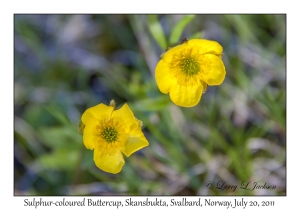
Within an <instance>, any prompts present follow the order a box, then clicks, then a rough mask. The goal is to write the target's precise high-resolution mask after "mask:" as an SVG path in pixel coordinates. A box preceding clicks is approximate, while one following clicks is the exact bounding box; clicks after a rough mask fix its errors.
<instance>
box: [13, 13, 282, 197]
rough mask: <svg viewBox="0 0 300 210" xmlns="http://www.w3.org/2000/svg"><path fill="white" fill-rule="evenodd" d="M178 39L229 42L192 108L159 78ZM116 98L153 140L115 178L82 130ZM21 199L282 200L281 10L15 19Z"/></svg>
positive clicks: (16, 154) (16, 170)
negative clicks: (90, 113)
mask: <svg viewBox="0 0 300 210" xmlns="http://www.w3.org/2000/svg"><path fill="white" fill-rule="evenodd" d="M183 38H187V39H191V38H205V39H211V40H215V41H218V42H219V43H220V44H221V45H222V46H223V49H224V55H223V61H224V64H225V67H226V72H227V74H226V78H225V80H224V82H223V83H222V84H221V85H220V86H216V87H211V86H210V87H208V90H207V92H206V93H205V94H204V95H203V96H202V98H201V101H200V103H199V104H198V105H197V106H195V107H193V108H182V107H178V106H176V105H174V104H173V103H172V102H171V100H170V98H169V95H164V94H162V93H161V92H160V91H159V90H158V87H157V85H156V82H155V78H154V70H155V66H156V64H157V62H158V61H159V59H160V54H161V53H162V52H164V51H165V50H166V48H167V47H168V46H174V45H176V44H179V43H180V42H181V40H182V39H183ZM111 99H114V100H115V101H116V103H117V108H119V107H121V106H122V105H123V104H124V103H128V105H129V106H130V108H131V109H132V111H133V112H134V114H135V116H136V117H137V118H138V119H140V120H142V121H143V124H144V126H143V132H144V134H145V136H146V138H147V139H148V141H149V143H150V145H149V146H148V147H146V148H144V149H142V150H140V151H138V152H136V153H134V154H133V155H131V156H130V157H129V158H126V157H125V156H124V158H125V161H126V163H125V165H124V167H123V170H122V171H121V172H120V173H119V174H117V175H113V174H109V173H105V172H103V171H101V170H100V169H98V168H97V167H96V166H95V164H94V162H93V151H91V150H87V149H86V148H85V147H84V145H83V143H82V136H81V135H79V134H78V132H77V128H78V124H79V122H80V117H81V115H82V113H83V112H84V111H85V110H86V109H87V108H89V107H91V106H94V105H97V104H99V103H105V104H109V101H110V100H111ZM220 181H221V182H225V185H231V186H234V185H235V186H237V189H236V190H235V191H233V190H232V189H228V190H222V189H218V187H217V186H218V185H217V184H218V183H219V184H221V182H220ZM243 181H245V182H249V181H250V182H251V183H250V184H249V188H250V185H252V184H253V183H254V182H260V184H261V185H263V184H264V183H266V184H267V185H270V186H276V188H275V189H256V190H245V189H240V186H241V183H242V182H243ZM210 182H211V183H213V184H214V185H213V186H212V185H209V186H210V187H208V183H210ZM251 189H252V188H251ZM14 194H15V195H157V196H158V195H286V16H285V15H271V14H269V15H15V16H14Z"/></svg>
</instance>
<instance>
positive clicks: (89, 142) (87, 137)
mask: <svg viewBox="0 0 300 210" xmlns="http://www.w3.org/2000/svg"><path fill="white" fill-rule="evenodd" d="M98 124H99V120H98V119H96V118H95V117H93V116H91V117H89V118H88V119H87V120H86V125H85V128H84V131H83V143H84V146H85V147H86V148H87V149H91V150H93V149H94V148H95V146H96V141H97V138H99V137H97V133H96V132H97V129H96V127H97V125H98Z"/></svg>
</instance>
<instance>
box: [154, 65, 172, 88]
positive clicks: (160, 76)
mask: <svg viewBox="0 0 300 210" xmlns="http://www.w3.org/2000/svg"><path fill="white" fill-rule="evenodd" d="M155 79H156V83H157V86H158V88H159V90H160V91H161V92H162V93H164V94H167V93H168V92H169V91H170V87H171V85H172V83H173V82H174V79H173V78H172V77H171V75H170V71H169V65H168V64H166V63H165V62H164V61H163V60H160V61H159V62H158V64H157V66H156V68H155Z"/></svg>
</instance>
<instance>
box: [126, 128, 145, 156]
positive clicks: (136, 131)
mask: <svg viewBox="0 0 300 210" xmlns="http://www.w3.org/2000/svg"><path fill="white" fill-rule="evenodd" d="M148 145H149V142H148V141H147V139H146V138H145V136H144V134H143V132H142V131H141V129H140V126H139V124H135V125H133V126H131V131H130V137H129V139H128V141H127V142H126V144H125V146H124V150H123V153H124V154H125V155H126V156H127V157H129V156H130V155H131V154H132V153H134V152H136V151H138V150H140V149H142V148H143V147H146V146H148Z"/></svg>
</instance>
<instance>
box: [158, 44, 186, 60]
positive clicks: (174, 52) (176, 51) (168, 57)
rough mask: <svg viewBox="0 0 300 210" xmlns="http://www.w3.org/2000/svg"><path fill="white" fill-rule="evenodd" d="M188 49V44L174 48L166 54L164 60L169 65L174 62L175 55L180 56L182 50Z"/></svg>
mask: <svg viewBox="0 0 300 210" xmlns="http://www.w3.org/2000/svg"><path fill="white" fill-rule="evenodd" d="M186 47H188V45H186V44H180V45H177V46H175V47H172V48H171V49H169V50H168V51H167V52H165V53H164V55H163V58H162V60H163V61H164V62H165V63H167V64H168V63H171V62H172V61H173V58H174V55H180V54H181V52H182V50H184V49H185V48H186Z"/></svg>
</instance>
